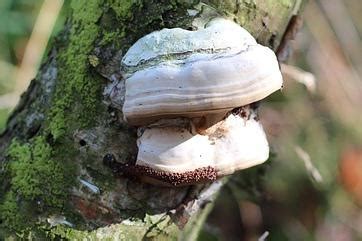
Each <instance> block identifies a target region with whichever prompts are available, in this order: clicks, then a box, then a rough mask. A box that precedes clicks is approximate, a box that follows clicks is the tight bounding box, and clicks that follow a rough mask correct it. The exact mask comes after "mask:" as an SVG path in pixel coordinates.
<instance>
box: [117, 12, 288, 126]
mask: <svg viewBox="0 0 362 241" xmlns="http://www.w3.org/2000/svg"><path fill="white" fill-rule="evenodd" d="M122 67H123V69H124V77H125V78H126V95H125V102H124V105H123V109H122V110H123V115H124V118H125V120H126V121H127V122H128V123H129V124H133V125H142V124H149V123H151V122H153V121H155V120H157V119H161V118H175V117H200V116H205V115H207V114H215V113H226V112H228V111H230V110H231V109H233V108H236V107H240V106H244V105H247V104H250V103H252V102H255V101H258V100H261V99H263V98H265V97H266V96H268V95H270V94H271V93H273V92H274V91H276V90H279V89H280V88H281V87H282V82H283V81H282V76H281V73H280V70H279V65H278V61H277V59H276V56H275V54H274V52H273V51H272V50H270V49H269V48H267V47H264V46H261V45H259V44H257V43H256V41H255V39H254V38H253V37H252V36H251V35H250V34H249V33H248V32H247V31H246V30H245V29H243V28H242V27H240V26H239V25H237V24H236V23H234V22H232V21H230V20H225V19H216V20H214V21H212V22H210V23H209V24H208V26H207V27H206V28H205V29H201V30H198V31H187V30H184V29H179V28H176V29H165V30H161V31H158V32H153V33H151V34H149V35H146V36H145V37H143V38H141V39H140V40H138V41H137V42H136V43H135V44H134V45H133V46H132V47H131V48H130V49H129V51H128V52H127V53H126V55H125V56H124V58H123V60H122Z"/></svg>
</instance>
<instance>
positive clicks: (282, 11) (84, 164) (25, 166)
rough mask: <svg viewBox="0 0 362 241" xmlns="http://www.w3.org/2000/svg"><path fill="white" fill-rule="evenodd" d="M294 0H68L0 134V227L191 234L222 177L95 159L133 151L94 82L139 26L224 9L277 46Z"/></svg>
mask: <svg viewBox="0 0 362 241" xmlns="http://www.w3.org/2000/svg"><path fill="white" fill-rule="evenodd" d="M300 2H301V1H298V0H274V1H264V0H254V1H250V0H236V1H230V0H227V1H222V0H209V1H206V0H205V1H191V0H173V1H153V0H147V1H146V0H144V1H142V0H134V1H130V0H128V1H127V0H119V1H115V0H113V1H112V0H109V1H106V0H90V1H80V0H77V1H72V3H71V6H70V11H67V12H68V14H69V16H68V18H67V21H66V23H65V25H64V30H63V31H62V32H61V33H60V34H59V35H58V36H57V37H56V38H55V39H54V40H53V41H52V43H51V46H50V48H49V53H48V54H47V56H46V58H45V59H44V64H43V65H42V66H41V68H40V70H39V73H38V74H37V76H36V78H35V79H34V80H33V81H32V82H31V84H30V86H29V88H28V90H27V92H26V93H24V94H23V95H22V98H21V100H20V103H19V104H18V106H17V108H16V109H15V110H14V112H13V114H12V115H11V116H10V118H9V120H8V124H7V129H6V130H5V131H4V132H3V133H2V134H0V239H2V238H6V237H11V236H12V237H16V236H20V237H24V238H28V237H33V238H69V239H73V238H74V239H81V238H83V237H88V238H89V239H91V238H93V239H97V240H98V239H102V238H106V237H108V238H112V237H114V238H115V239H117V238H118V239H122V238H123V239H127V240H133V239H135V240H137V239H142V238H145V239H161V238H165V239H166V238H167V239H176V238H179V239H184V240H194V239H196V237H197V233H198V230H199V228H200V227H201V225H202V223H203V221H204V219H205V218H206V216H207V213H208V211H209V210H210V209H211V207H212V201H213V200H214V198H215V195H216V194H217V192H218V191H219V190H220V188H221V187H222V185H223V183H224V182H225V180H219V181H216V182H214V183H211V184H207V185H196V186H190V187H180V188H160V187H156V186H152V185H148V184H144V183H141V182H139V181H137V180H135V179H133V178H127V177H123V176H122V175H120V174H119V173H113V172H112V170H111V169H110V168H109V167H107V166H105V165H104V161H113V160H116V161H117V162H121V163H126V162H132V161H134V160H135V157H136V151H137V146H136V130H135V128H132V127H130V126H128V125H127V123H125V122H124V121H123V120H122V113H121V111H120V107H119V106H117V104H116V103H114V102H113V101H112V100H110V98H109V96H107V95H104V94H103V89H104V88H105V86H106V85H107V84H108V83H109V82H114V83H116V81H118V79H119V77H120V73H119V64H120V59H121V57H122V55H123V54H124V53H125V52H126V51H127V49H128V48H129V47H130V46H131V45H132V44H133V43H134V42H135V41H136V40H137V39H139V38H140V37H142V36H143V35H145V34H147V33H150V32H152V31H155V30H159V29H162V28H174V27H181V28H184V29H194V26H195V24H196V23H199V24H200V23H206V22H207V21H209V20H210V19H212V18H214V17H217V16H223V17H226V18H230V19H233V20H234V21H236V22H237V23H239V24H240V25H242V26H243V27H245V28H246V29H247V30H248V31H249V32H250V33H251V34H252V35H253V36H254V37H255V38H256V39H257V41H258V42H259V43H261V44H264V45H267V46H269V47H271V48H273V49H276V48H277V47H278V45H279V43H280V40H281V38H282V36H283V34H284V31H285V29H286V26H287V24H288V22H289V20H290V19H291V17H292V16H293V15H295V14H296V13H297V11H298V9H299V8H300ZM116 87H117V86H115V88H116Z"/></svg>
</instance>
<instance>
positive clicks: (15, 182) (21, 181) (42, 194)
mask: <svg viewBox="0 0 362 241" xmlns="http://www.w3.org/2000/svg"><path fill="white" fill-rule="evenodd" d="M8 154H9V156H10V159H11V160H13V162H11V163H10V173H11V176H12V180H11V187H12V189H13V190H14V191H16V192H17V193H19V194H20V195H21V196H22V197H23V198H25V199H27V200H33V199H38V200H42V201H43V202H44V204H45V205H47V206H52V207H62V206H63V202H64V199H65V196H66V192H65V191H66V190H65V185H64V183H66V180H67V177H65V176H64V173H65V170H64V167H63V166H62V165H60V164H59V163H58V162H55V161H54V160H52V159H51V155H52V149H51V147H50V145H49V144H48V143H46V141H45V138H44V137H42V136H39V137H36V138H35V139H34V140H33V141H32V143H31V144H29V143H26V144H23V145H22V144H20V143H19V142H17V141H13V143H12V144H11V146H10V149H9V151H8Z"/></svg>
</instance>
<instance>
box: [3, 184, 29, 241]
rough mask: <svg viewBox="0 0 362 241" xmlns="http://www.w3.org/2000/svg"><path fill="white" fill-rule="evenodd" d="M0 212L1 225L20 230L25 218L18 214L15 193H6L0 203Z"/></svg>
mask: <svg viewBox="0 0 362 241" xmlns="http://www.w3.org/2000/svg"><path fill="white" fill-rule="evenodd" d="M0 213H1V221H2V223H3V224H2V225H1V226H6V227H12V228H13V229H15V230H21V229H23V228H24V226H23V225H22V224H23V223H25V220H24V218H23V216H21V214H20V211H19V207H18V205H17V201H16V195H15V194H14V192H13V191H10V192H8V193H6V195H5V197H4V199H3V201H2V203H1V205H0ZM0 230H1V229H0ZM0 237H1V236H0Z"/></svg>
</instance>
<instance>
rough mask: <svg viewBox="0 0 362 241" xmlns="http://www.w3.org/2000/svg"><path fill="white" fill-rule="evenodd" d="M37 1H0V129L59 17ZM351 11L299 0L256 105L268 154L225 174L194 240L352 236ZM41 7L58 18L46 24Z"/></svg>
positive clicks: (358, 130)
mask: <svg viewBox="0 0 362 241" xmlns="http://www.w3.org/2000/svg"><path fill="white" fill-rule="evenodd" d="M45 2H46V1H44V2H43V1H39V0H2V1H0V50H1V51H0V131H1V130H2V129H3V128H4V127H5V122H6V118H7V116H8V115H9V114H10V112H11V110H12V108H14V106H15V104H16V102H17V98H18V97H19V94H20V93H21V92H22V91H24V89H25V88H26V86H27V84H28V83H29V81H30V80H31V79H32V78H33V77H34V75H35V73H36V70H37V68H38V67H39V65H40V63H41V58H42V55H43V54H44V52H45V51H46V49H44V48H45V46H46V41H47V40H48V39H49V38H48V35H47V34H48V33H51V34H52V36H54V35H55V34H56V33H57V32H58V30H59V29H60V28H61V26H62V25H63V22H64V16H65V12H66V9H67V2H65V3H64V5H63V6H62V10H61V12H59V9H60V8H58V9H57V8H54V5H53V7H52V6H47V5H46V4H45ZM54 2H58V3H61V1H54ZM59 7H61V4H59ZM361 12H362V4H361V3H360V2H359V0H346V1H342V0H329V1H328V0H318V1H314V0H310V1H309V3H308V4H307V6H306V7H305V10H304V14H303V15H304V16H303V18H304V27H303V29H302V30H301V31H300V32H299V33H298V35H297V39H296V40H295V41H294V42H293V55H292V57H291V59H290V60H289V63H288V66H283V67H282V68H283V70H284V72H285V87H284V89H283V91H282V92H281V93H278V94H274V95H273V96H271V97H270V98H269V99H268V100H267V101H265V103H263V104H262V106H261V110H260V112H261V113H260V114H261V119H262V121H263V122H264V126H265V129H266V131H267V133H268V139H269V142H270V144H271V147H272V151H273V158H271V160H270V161H269V162H268V163H267V164H266V165H262V166H260V167H256V168H252V169H248V170H245V171H241V172H239V173H238V174H236V175H233V176H232V177H231V179H230V181H229V183H228V184H227V185H226V186H225V188H224V189H223V191H222V192H221V194H220V195H219V198H218V200H217V202H216V205H215V207H214V210H213V211H212V213H211V215H210V216H209V218H208V220H207V222H206V224H205V225H204V227H203V232H202V234H201V237H200V238H199V239H200V240H240V237H242V240H255V239H258V238H260V237H266V239H267V240H357V239H362V212H361V208H360V207H361V205H362V105H361V103H362V55H361V53H362V44H361V42H362V41H361V36H362V16H361V15H360V13H361ZM44 13H46V14H48V15H47V18H51V17H52V16H53V17H54V16H55V17H58V18H57V19H58V20H57V22H56V24H55V25H54V26H50V27H51V28H50V29H48V30H47V31H45V30H46V29H45V30H44V26H42V25H41V24H38V23H39V21H37V19H38V20H39V18H41V16H42V14H44ZM43 22H44V21H43ZM40 23H41V22H40ZM39 29H41V31H39ZM44 39H45V40H44ZM44 41H45V42H44ZM50 41H51V38H50ZM44 43H45V44H44ZM26 56H28V57H26ZM29 56H30V57H29ZM30 60H31V61H30ZM294 66H298V67H299V68H301V69H303V71H302V70H301V69H295V68H294ZM305 71H308V72H310V73H312V74H309V73H306V72H305ZM314 86H315V87H316V88H314ZM255 172H257V173H258V174H260V176H262V177H263V178H262V180H263V181H262V182H260V179H259V178H258V179H257V180H256V179H253V178H251V176H255V175H251V174H253V173H255ZM252 184H253V185H252Z"/></svg>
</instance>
